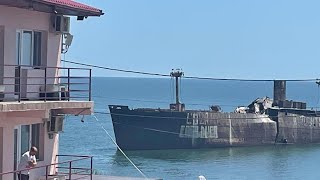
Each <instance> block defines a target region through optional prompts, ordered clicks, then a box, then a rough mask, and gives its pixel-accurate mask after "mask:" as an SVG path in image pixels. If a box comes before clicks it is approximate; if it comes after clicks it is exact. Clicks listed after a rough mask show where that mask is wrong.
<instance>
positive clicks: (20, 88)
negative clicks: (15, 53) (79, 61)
mask: <svg viewBox="0 0 320 180" xmlns="http://www.w3.org/2000/svg"><path fill="white" fill-rule="evenodd" d="M2 68H3V71H0V112H5V111H21V110H22V111H25V110H43V109H48V105H49V107H50V109H69V110H72V109H77V108H78V109H80V108H83V109H90V111H92V107H93V103H92V102H91V69H87V68H64V67H47V66H23V65H0V70H1V69H2ZM45 106H47V107H45ZM77 111H78V110H77ZM90 113H91V112H88V113H85V114H90ZM71 114H74V113H71Z"/></svg>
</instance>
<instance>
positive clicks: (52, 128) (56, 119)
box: [48, 115, 64, 134]
mask: <svg viewBox="0 0 320 180" xmlns="http://www.w3.org/2000/svg"><path fill="white" fill-rule="evenodd" d="M63 120H64V115H51V118H50V120H49V121H48V133H49V134H55V133H59V132H61V131H63Z"/></svg>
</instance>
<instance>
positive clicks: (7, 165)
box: [0, 111, 59, 180]
mask: <svg viewBox="0 0 320 180" xmlns="http://www.w3.org/2000/svg"><path fill="white" fill-rule="evenodd" d="M28 114H29V115H28ZM35 114H37V116H42V117H36V116H35ZM16 115H18V116H16ZM48 115H49V114H48V113H47V112H40V111H28V112H23V113H22V112H21V113H20V114H19V112H10V113H0V129H2V132H3V133H2V134H1V135H0V138H1V139H0V142H1V141H2V142H3V143H1V144H0V160H1V162H0V164H2V168H3V169H2V170H3V172H10V171H13V166H14V161H13V159H14V154H13V152H14V136H13V134H14V127H15V126H17V125H27V124H37V123H43V119H45V118H48ZM19 116H25V117H19ZM46 127H47V126H46V124H45V126H44V128H42V129H43V133H42V134H43V135H44V136H43V142H44V144H43V147H44V149H43V150H44V160H43V161H40V162H38V166H42V165H47V164H52V163H55V162H56V161H55V157H56V155H57V154H58V147H59V135H54V137H53V139H49V136H48V132H47V128H46ZM0 133H1V131H0ZM1 146H2V147H1ZM1 152H2V153H1ZM2 157H3V158H2ZM0 167H1V166H0ZM53 168H54V167H51V169H50V172H53ZM41 175H45V169H44V168H41V169H35V170H32V171H31V172H30V180H33V179H37V178H38V177H39V176H41ZM12 177H13V175H12V174H10V175H6V176H4V177H3V180H11V179H12Z"/></svg>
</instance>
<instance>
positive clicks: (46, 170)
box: [46, 166, 48, 180]
mask: <svg viewBox="0 0 320 180" xmlns="http://www.w3.org/2000/svg"><path fill="white" fill-rule="evenodd" d="M46 180H48V166H46Z"/></svg>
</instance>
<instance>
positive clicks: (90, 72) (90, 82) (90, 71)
mask: <svg viewBox="0 0 320 180" xmlns="http://www.w3.org/2000/svg"><path fill="white" fill-rule="evenodd" d="M91 75H92V70H91V69H90V70H89V101H91V85H92V79H91V78H92V76H91Z"/></svg>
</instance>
